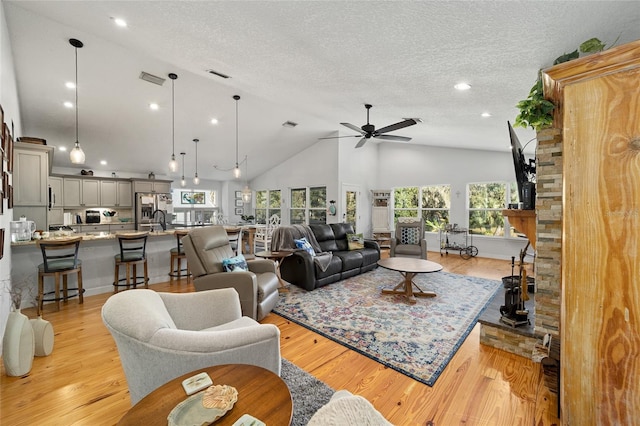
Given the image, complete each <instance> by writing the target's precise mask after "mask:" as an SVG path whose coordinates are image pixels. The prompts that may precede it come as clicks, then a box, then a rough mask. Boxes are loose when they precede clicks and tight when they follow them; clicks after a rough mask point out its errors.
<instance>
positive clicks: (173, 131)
mask: <svg viewBox="0 0 640 426" xmlns="http://www.w3.org/2000/svg"><path fill="white" fill-rule="evenodd" d="M175 86H176V79H175V78H172V79H171V159H174V158H175V156H176V99H175V88H176V87H175Z"/></svg>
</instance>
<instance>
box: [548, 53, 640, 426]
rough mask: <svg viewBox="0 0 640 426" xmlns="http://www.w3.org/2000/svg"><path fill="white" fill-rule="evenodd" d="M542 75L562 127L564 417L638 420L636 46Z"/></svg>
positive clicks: (639, 58)
mask: <svg viewBox="0 0 640 426" xmlns="http://www.w3.org/2000/svg"><path fill="white" fill-rule="evenodd" d="M543 78H544V85H545V97H546V98H547V99H549V100H551V101H552V102H553V103H554V104H555V105H556V106H557V108H556V111H555V113H554V114H555V115H554V127H557V128H559V129H561V130H562V156H563V162H562V168H563V170H562V173H563V194H562V211H563V212H562V227H563V229H562V261H561V265H562V266H561V269H562V271H561V277H562V278H561V283H560V289H561V293H560V294H561V296H560V297H561V305H560V306H561V312H560V338H561V366H560V371H561V373H560V401H561V403H560V406H561V418H562V421H563V424H565V425H580V426H582V425H631V424H638V423H637V422H638V421H640V40H638V41H635V42H632V43H628V44H625V45H621V46H617V47H614V48H611V49H609V50H606V51H604V52H602V53H598V54H594V55H590V56H586V57H583V58H580V59H576V60H573V61H570V62H566V63H564V64H560V65H557V66H554V67H552V68H549V69H547V70H545V71H544V72H543ZM538 182H540V180H539V181H538Z"/></svg>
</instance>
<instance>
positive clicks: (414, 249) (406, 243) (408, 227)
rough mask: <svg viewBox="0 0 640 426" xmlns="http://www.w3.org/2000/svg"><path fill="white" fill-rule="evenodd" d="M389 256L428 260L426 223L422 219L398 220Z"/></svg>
mask: <svg viewBox="0 0 640 426" xmlns="http://www.w3.org/2000/svg"><path fill="white" fill-rule="evenodd" d="M389 256H391V257H415V258H419V259H426V258H427V240H426V239H425V238H424V222H423V221H422V220H421V219H419V218H415V220H413V221H400V220H398V223H397V224H396V232H395V236H394V238H392V239H391V250H390V252H389Z"/></svg>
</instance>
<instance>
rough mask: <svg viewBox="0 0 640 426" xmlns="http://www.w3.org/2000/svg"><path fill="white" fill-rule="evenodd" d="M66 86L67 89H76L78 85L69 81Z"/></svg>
mask: <svg viewBox="0 0 640 426" xmlns="http://www.w3.org/2000/svg"><path fill="white" fill-rule="evenodd" d="M64 85H65V86H67V89H75V88H76V84H75V83H74V82H72V81H67V82H66V83H65V84H64Z"/></svg>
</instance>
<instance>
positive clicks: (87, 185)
mask: <svg viewBox="0 0 640 426" xmlns="http://www.w3.org/2000/svg"><path fill="white" fill-rule="evenodd" d="M63 195H64V207H66V208H69V207H99V206H100V201H101V200H100V180H98V179H81V178H67V177H65V178H64V179H63Z"/></svg>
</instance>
